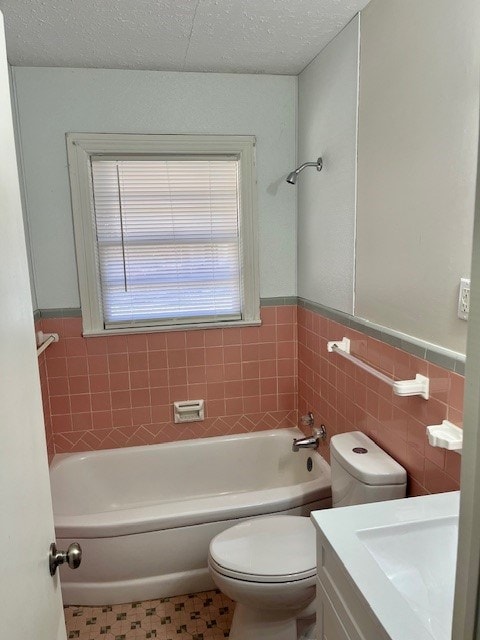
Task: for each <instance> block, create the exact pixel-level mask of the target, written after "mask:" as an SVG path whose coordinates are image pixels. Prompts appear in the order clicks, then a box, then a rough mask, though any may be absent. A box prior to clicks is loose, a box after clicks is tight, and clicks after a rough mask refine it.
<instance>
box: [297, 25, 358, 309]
mask: <svg viewBox="0 0 480 640" xmlns="http://www.w3.org/2000/svg"><path fill="white" fill-rule="evenodd" d="M358 38H359V19H358V16H357V17H356V18H354V19H353V20H352V21H351V22H350V24H348V25H347V26H346V27H345V29H344V30H343V31H342V32H341V33H340V34H339V35H338V36H337V37H336V38H335V39H334V40H332V42H331V43H330V44H329V45H328V46H327V47H325V49H323V51H322V52H321V53H320V54H319V55H318V56H317V57H316V58H315V60H313V62H311V63H310V65H309V66H308V67H307V68H306V69H305V70H304V71H303V72H302V73H301V74H300V76H299V83H298V92H299V108H298V153H299V155H298V163H299V164H301V163H302V162H306V161H313V160H316V158H317V156H320V155H322V156H323V160H324V168H323V170H322V172H321V173H317V171H316V170H315V169H311V168H308V169H305V171H304V172H303V173H302V174H301V175H300V177H299V179H298V182H297V187H296V188H297V189H298V254H297V255H298V259H297V262H298V295H299V296H301V297H302V298H307V299H309V300H312V301H314V302H317V303H321V304H323V305H326V306H329V307H333V308H334V309H339V310H340V311H344V312H346V313H353V289H354V245H355V169H356V119H357V76H358ZM293 188H294V187H292V189H293Z"/></svg>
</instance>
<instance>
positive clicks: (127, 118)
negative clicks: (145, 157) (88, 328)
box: [13, 67, 297, 309]
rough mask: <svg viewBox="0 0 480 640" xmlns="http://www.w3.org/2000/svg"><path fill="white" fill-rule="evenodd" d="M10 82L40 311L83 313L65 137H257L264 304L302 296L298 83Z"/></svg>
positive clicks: (36, 75)
mask: <svg viewBox="0 0 480 640" xmlns="http://www.w3.org/2000/svg"><path fill="white" fill-rule="evenodd" d="M13 80H14V87H15V94H16V102H17V105H16V106H17V115H18V124H19V136H20V149H21V155H22V159H23V171H24V181H25V198H26V206H27V217H28V223H29V228H30V241H31V251H32V262H33V271H34V274H35V275H34V277H35V289H36V295H37V304H38V307H39V308H43V309H45V308H56V307H78V306H79V304H80V302H79V295H78V284H77V273H76V264H75V251H74V242H73V225H72V213H71V205H70V189H69V181H68V172H67V157H66V148H65V133H66V132H67V131H76V132H117V133H128V132H131V133H202V134H203V133H212V134H215V133H216V134H248V135H251V134H253V135H256V136H257V176H258V202H259V217H260V295H261V296H262V297H273V296H290V295H295V293H296V225H295V222H296V193H295V189H293V188H292V187H290V186H289V185H288V184H287V183H286V182H285V176H286V175H287V173H288V172H289V171H291V170H292V168H293V167H294V165H295V162H296V159H295V147H296V144H295V142H296V133H295V126H296V92H297V80H296V78H295V77H291V76H266V75H262V76H260V75H239V74H232V75H226V74H209V73H204V74H202V73H168V72H157V71H125V70H100V69H61V68H30V67H25V68H24V67H15V68H14V69H13Z"/></svg>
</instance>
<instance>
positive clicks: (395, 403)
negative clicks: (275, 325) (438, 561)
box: [298, 307, 464, 495]
mask: <svg viewBox="0 0 480 640" xmlns="http://www.w3.org/2000/svg"><path fill="white" fill-rule="evenodd" d="M344 336H346V337H347V338H349V339H350V340H351V352H352V354H354V355H357V356H359V357H360V358H362V359H363V360H365V361H366V362H368V363H369V364H371V365H372V366H374V367H375V368H377V369H379V370H381V371H383V372H384V373H386V374H387V375H389V376H392V377H394V378H395V379H397V380H402V379H406V380H408V379H412V378H414V377H415V374H416V373H421V374H423V375H426V376H428V377H429V378H430V394H431V397H430V399H429V400H428V401H427V400H424V399H423V398H421V397H418V396H417V397H409V398H400V397H398V396H395V395H393V392H392V389H391V387H389V386H388V385H386V384H385V383H383V382H381V381H379V380H378V379H377V378H375V377H373V376H371V375H369V374H367V373H365V372H364V371H362V370H361V369H359V368H358V367H356V366H355V365H354V364H352V363H350V362H348V361H347V360H345V359H344V358H342V357H341V356H338V355H336V354H330V353H328V352H327V341H329V340H338V339H341V338H343V337H344ZM463 388H464V379H463V377H462V376H460V375H457V374H455V373H451V372H450V371H447V370H445V369H442V368H441V367H437V366H435V365H433V364H430V363H429V362H427V361H425V360H422V359H420V358H416V357H414V356H411V355H409V354H408V353H406V352H405V351H402V350H400V349H396V348H394V347H391V346H389V345H387V344H385V343H383V342H380V341H378V340H374V339H373V338H370V337H368V336H367V335H365V334H363V333H360V332H358V331H354V330H352V329H349V328H348V327H345V326H344V325H341V324H338V323H336V322H333V321H331V320H328V319H327V318H324V317H322V316H321V315H320V314H318V313H314V312H312V311H309V310H307V309H304V308H300V307H299V308H298V394H299V398H298V410H299V413H300V415H302V414H304V413H306V412H307V411H309V410H311V411H313V412H314V414H315V416H316V418H317V420H318V421H321V422H323V423H324V424H325V425H326V427H327V430H328V434H329V436H331V435H333V434H335V433H341V432H345V431H351V430H360V431H363V432H364V433H366V434H367V435H368V436H370V437H371V438H372V439H373V440H374V441H375V442H376V443H377V444H378V445H379V446H380V447H382V448H383V449H384V450H385V451H387V452H388V453H389V454H390V455H391V456H392V457H393V458H395V459H396V460H398V462H399V463H400V464H402V465H403V466H404V467H405V468H406V469H407V472H408V479H409V495H420V494H425V493H437V492H441V491H450V490H456V489H458V488H459V481H460V461H461V457H460V456H459V455H458V454H457V453H454V452H450V451H445V450H444V449H439V448H434V447H431V446H430V445H429V444H428V441H427V437H426V430H425V427H426V425H429V424H440V423H441V422H442V420H444V419H449V420H451V421H452V422H453V423H454V424H456V425H458V426H462V423H463ZM322 454H324V455H325V457H327V458H328V446H327V445H324V446H323V449H322Z"/></svg>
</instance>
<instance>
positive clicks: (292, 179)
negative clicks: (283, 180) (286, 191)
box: [287, 171, 298, 184]
mask: <svg viewBox="0 0 480 640" xmlns="http://www.w3.org/2000/svg"><path fill="white" fill-rule="evenodd" d="M297 178H298V173H297V172H296V171H292V172H291V173H289V174H288V176H287V182H288V183H289V184H295V183H296V182H297Z"/></svg>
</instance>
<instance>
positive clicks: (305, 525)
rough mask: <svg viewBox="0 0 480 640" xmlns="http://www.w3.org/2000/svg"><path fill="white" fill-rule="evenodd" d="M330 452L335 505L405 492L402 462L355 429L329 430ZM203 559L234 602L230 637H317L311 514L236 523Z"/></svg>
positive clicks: (287, 639)
mask: <svg viewBox="0 0 480 640" xmlns="http://www.w3.org/2000/svg"><path fill="white" fill-rule="evenodd" d="M330 452H331V471H332V503H333V507H345V506H349V505H354V504H361V503H366V502H380V501H383V500H393V499H396V498H403V497H405V494H406V486H407V484H406V483H407V474H406V471H405V469H404V468H403V467H402V466H400V465H399V464H398V463H397V462H396V461H395V460H393V458H391V457H390V456H389V455H388V454H387V453H385V451H383V450H382V449H380V447H378V446H377V445H376V444H375V443H374V442H373V441H372V440H371V439H370V438H368V436H366V435H364V434H363V433H361V432H360V431H353V432H351V433H342V434H339V435H336V436H333V437H332V438H331V441H330ZM293 455H294V454H293ZM208 565H209V569H210V573H211V575H212V578H213V580H214V581H215V584H216V585H217V587H218V588H219V589H220V590H221V591H222V592H223V593H224V594H225V595H227V596H228V597H229V598H231V599H232V600H234V601H235V602H236V603H237V604H236V607H235V613H234V616H233V622H232V628H231V630H230V640H299V639H302V640H307V639H309V638H315V633H314V623H315V584H316V573H317V567H316V543H315V529H314V526H313V524H312V523H311V522H310V519H309V518H306V517H303V516H288V515H273V516H263V517H260V518H254V519H251V520H247V521H245V522H242V523H240V524H237V525H234V526H233V527H231V528H230V529H227V530H226V531H223V532H222V533H220V534H218V535H217V536H216V537H215V538H213V540H212V542H211V543H210V551H209V558H208Z"/></svg>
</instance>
